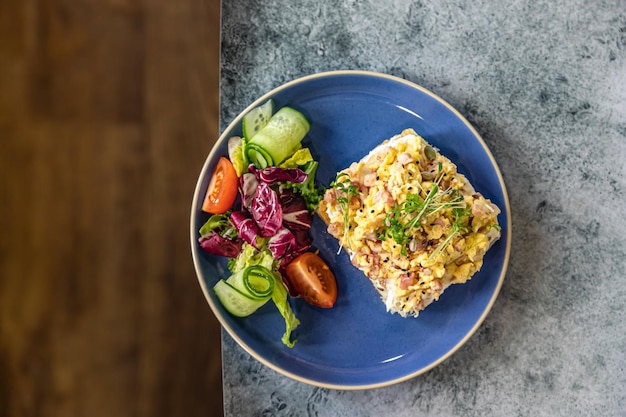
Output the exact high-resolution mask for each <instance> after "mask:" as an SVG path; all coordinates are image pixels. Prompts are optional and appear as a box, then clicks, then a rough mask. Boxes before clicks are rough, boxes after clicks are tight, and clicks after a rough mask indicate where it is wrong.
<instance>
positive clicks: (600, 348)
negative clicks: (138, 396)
mask: <svg viewBox="0 0 626 417" xmlns="http://www.w3.org/2000/svg"><path fill="white" fill-rule="evenodd" d="M221 58H222V61H221V70H222V73H221V115H220V116H221V128H222V129H224V128H225V127H226V126H227V125H228V124H229V123H230V122H231V121H232V120H233V118H234V117H235V116H236V115H237V114H238V113H239V112H240V111H242V110H243V109H244V108H245V107H247V106H248V104H250V103H251V102H252V101H254V100H255V99H256V98H258V97H259V96H261V95H262V94H264V93H266V92H267V91H269V90H271V89H273V88H275V87H277V86H279V85H281V84H283V83H284V82H287V81H290V80H293V79H295V78H299V77H301V76H305V75H309V74H313V73H317V72H323V71H330V70H338V69H358V70H369V71H376V72H382V73H387V74H391V75H396V76H399V77H402V78H405V79H407V80H409V81H412V82H415V83H417V84H419V85H421V86H423V87H425V88H427V89H429V90H431V91H432V92H434V93H435V94H437V95H439V96H441V97H442V98H443V99H445V100H446V101H448V102H449V103H450V104H451V105H452V106H454V107H455V108H456V109H457V110H459V112H460V113H461V114H463V115H464V116H465V117H466V118H467V119H468V120H469V121H470V122H471V123H472V124H473V125H474V126H475V127H476V129H477V130H478V132H479V133H480V134H481V135H482V137H483V138H484V140H485V142H486V143H487V145H488V146H489V148H490V149H491V151H492V153H493V154H494V157H495V159H496V161H497V162H498V164H499V166H500V168H501V170H502V174H503V177H504V180H505V183H506V185H507V188H508V193H509V199H510V204H511V208H512V223H513V240H512V252H511V257H510V263H509V268H508V272H507V275H506V278H505V281H504V284H503V286H502V289H501V292H500V295H499V297H498V299H497V300H496V302H495V305H494V306H493V308H492V310H491V312H490V313H489V315H488V316H487V318H486V320H485V321H484V323H483V324H482V325H481V327H480V328H479V329H478V331H477V332H476V333H475V334H474V335H473V336H472V337H471V338H470V340H469V341H468V342H467V343H466V344H465V345H464V346H463V347H462V348H461V349H459V350H458V351H457V352H456V353H455V354H454V355H452V356H451V357H450V358H449V359H447V360H446V361H444V362H443V363H442V364H440V365H439V366H437V367H436V368H434V369H432V370H430V371H428V372H426V373H425V374H422V375H420V376H418V377H416V378H413V379H411V380H409V381H406V382H403V383H400V384H396V385H392V386H389V387H385V388H379V389H375V390H363V391H338V390H331V389H326V388H318V387H313V386H309V385H306V384H303V383H300V382H296V381H293V380H291V379H289V378H287V377H284V376H282V375H280V374H278V373H276V372H275V371H273V370H270V369H269V368H267V367H265V366H264V365H262V364H261V363H259V362H258V361H257V360H256V359H254V358H252V357H251V356H250V355H248V354H247V353H246V352H244V351H243V350H242V349H241V348H240V347H239V346H238V345H236V344H235V342H234V341H233V340H232V339H231V338H230V336H228V335H227V334H225V333H223V336H222V337H223V372H224V408H225V415H226V417H242V416H335V417H336V416H392V415H393V416H396V417H403V416H407V417H408V416H490V415H493V416H625V415H626V273H625V269H626V268H625V267H626V262H625V257H626V208H625V207H626V2H625V1H624V0H595V1H589V0H571V1H567V0H517V1H502V0H471V1H470V0H461V1H459V0H454V1H452V0H438V1H432V0H420V1H411V0H409V1H407V0H388V1H374V0H268V1H264V2H261V1H257V0H238V1H234V0H224V1H223V3H222V56H221Z"/></svg>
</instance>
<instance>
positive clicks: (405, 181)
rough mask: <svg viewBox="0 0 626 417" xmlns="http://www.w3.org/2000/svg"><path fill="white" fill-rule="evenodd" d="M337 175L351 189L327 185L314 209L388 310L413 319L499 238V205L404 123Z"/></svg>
mask: <svg viewBox="0 0 626 417" xmlns="http://www.w3.org/2000/svg"><path fill="white" fill-rule="evenodd" d="M342 173H343V177H341V176H340V174H342ZM346 174H347V175H346ZM340 178H344V179H345V183H344V185H349V186H352V192H351V193H347V192H346V191H345V187H344V188H342V187H341V186H339V187H338V186H337V185H336V184H335V186H333V187H331V188H329V189H328V190H327V192H326V195H325V198H324V200H323V201H322V203H321V204H320V208H319V213H320V215H321V216H322V218H324V219H325V220H326V222H327V224H328V232H329V233H330V234H332V235H333V236H334V237H336V238H337V239H338V240H339V241H340V243H341V245H342V247H343V248H344V249H345V250H346V251H347V252H348V253H349V254H350V258H351V260H352V264H353V265H354V266H355V267H357V268H359V269H360V270H361V271H363V273H364V274H365V275H366V276H367V277H368V278H369V279H370V280H371V282H372V284H373V285H374V287H375V288H376V289H377V290H378V292H379V293H380V295H381V298H382V300H383V302H384V303H385V304H386V307H387V311H389V312H392V313H398V314H400V315H401V316H403V317H407V316H415V317H417V315H418V314H419V312H420V311H421V310H423V309H424V308H426V306H428V305H429V304H430V303H432V302H433V301H436V300H438V299H439V297H440V295H441V294H442V293H443V291H444V290H445V289H446V288H447V287H448V286H449V285H451V284H460V283H464V282H466V281H468V280H469V279H470V278H471V277H472V275H473V274H474V273H476V272H477V271H479V270H480V268H481V266H482V262H483V257H484V255H485V253H486V251H487V250H488V249H489V248H490V247H491V245H492V244H493V242H495V241H496V240H497V239H499V237H500V227H499V225H498V219H497V216H498V214H499V213H500V209H499V208H498V207H497V206H496V205H495V204H493V203H492V202H491V201H489V200H487V199H485V198H484V197H483V196H482V195H481V194H479V193H477V192H476V191H475V190H474V188H473V187H472V185H471V184H470V183H469V181H468V180H467V178H466V177H465V176H464V175H462V174H460V173H458V172H457V168H456V165H454V164H453V163H452V162H451V161H450V160H449V159H448V158H446V157H445V156H443V155H441V154H440V153H439V152H438V151H437V150H436V149H434V148H433V147H431V146H430V145H429V144H428V143H427V142H426V141H425V140H424V139H423V138H422V137H420V136H419V135H418V134H417V133H415V131H413V130H412V129H406V130H404V131H403V132H402V133H401V134H399V135H396V136H394V137H392V138H391V139H389V140H386V141H384V142H383V143H382V144H380V145H379V146H377V147H376V148H375V149H373V150H372V151H371V152H370V153H369V154H368V155H367V156H365V157H364V158H363V159H361V161H359V162H355V163H353V164H352V165H351V166H350V167H349V168H347V169H345V170H343V171H341V172H340V173H339V174H338V178H337V181H339V180H340ZM342 200H343V201H342ZM416 218H417V220H416V221H415V222H414V223H415V224H413V225H412V226H411V225H410V221H411V220H412V219H416ZM346 219H347V220H348V223H347V224H346V221H345V220H346ZM395 232H399V234H400V237H398V236H397V233H396V234H395V235H394V233H395Z"/></svg>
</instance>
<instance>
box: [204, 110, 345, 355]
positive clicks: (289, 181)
mask: <svg viewBox="0 0 626 417" xmlns="http://www.w3.org/2000/svg"><path fill="white" fill-rule="evenodd" d="M309 129H310V123H309V121H308V120H307V119H306V117H305V116H304V115H303V114H302V113H300V112H299V111H297V110H295V109H293V108H291V107H282V108H280V109H279V110H278V111H276V112H275V113H274V101H273V100H272V99H270V100H268V101H267V102H266V103H264V104H262V105H261V106H259V107H257V108H255V109H253V110H251V111H250V112H249V113H248V114H246V115H245V116H244V118H243V120H242V137H238V136H236V137H232V138H230V139H229V141H228V158H226V157H221V158H220V159H219V160H218V162H217V165H216V167H215V170H214V172H213V175H212V177H211V179H210V182H209V186H208V189H207V193H206V196H205V198H204V201H203V204H202V210H203V211H204V212H206V213H208V214H209V215H210V217H208V219H207V220H206V222H205V223H204V224H203V225H202V227H201V228H200V230H199V234H200V237H199V245H200V247H201V248H202V249H203V250H204V251H206V252H208V253H210V254H212V255H217V256H224V257H227V258H229V260H228V262H227V266H228V269H229V271H230V273H231V276H230V277H228V278H227V279H220V280H219V281H218V282H217V284H215V286H214V287H213V291H214V292H215V294H216V296H217V298H218V299H219V300H220V302H221V303H222V305H223V306H224V308H225V309H226V310H227V311H228V312H229V313H230V314H232V315H234V316H237V317H246V316H249V315H250V314H253V313H254V312H255V311H256V310H258V309H259V308H260V307H261V306H263V305H265V304H266V303H267V302H268V301H269V300H272V302H273V303H274V305H275V306H276V308H277V309H278V311H279V312H280V314H281V315H282V317H283V318H284V320H285V333H284V334H283V336H282V342H283V343H284V344H285V345H286V346H289V347H293V346H294V345H295V343H296V341H295V340H293V341H292V338H291V333H292V331H293V330H294V329H295V328H296V327H297V326H298V325H299V324H300V322H299V320H298V319H297V317H296V316H295V314H294V313H293V311H292V309H291V307H290V305H289V302H288V300H289V297H290V296H291V297H302V298H303V299H304V300H306V301H307V302H309V303H311V304H313V305H316V306H318V307H322V308H331V307H332V306H333V305H334V303H335V300H336V299H337V284H336V280H335V277H334V275H333V273H332V272H331V271H330V268H329V267H328V266H327V265H326V263H325V262H324V261H323V260H322V259H321V258H320V257H319V256H318V255H317V254H316V253H315V252H313V251H311V245H312V238H311V235H310V229H311V224H312V222H313V215H314V213H315V210H316V209H317V207H318V205H319V202H320V201H321V199H322V198H323V196H324V192H325V189H324V188H323V187H321V186H318V185H317V184H316V183H315V172H316V170H317V167H318V162H317V161H315V160H314V159H313V156H312V155H311V152H310V150H309V149H308V148H305V147H303V146H302V140H303V139H304V137H305V136H306V134H307V133H308V131H309Z"/></svg>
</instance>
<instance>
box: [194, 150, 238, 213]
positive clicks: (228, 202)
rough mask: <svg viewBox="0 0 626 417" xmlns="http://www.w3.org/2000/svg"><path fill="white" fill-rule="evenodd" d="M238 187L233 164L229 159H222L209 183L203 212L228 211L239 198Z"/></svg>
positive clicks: (218, 162)
mask: <svg viewBox="0 0 626 417" xmlns="http://www.w3.org/2000/svg"><path fill="white" fill-rule="evenodd" d="M238 185H239V179H238V178H237V172H235V168H234V167H233V164H232V163H231V162H230V161H229V160H228V159H227V158H224V157H221V158H220V159H219V161H217V166H216V167H215V171H213V176H212V177H211V182H209V188H208V189H207V192H206V196H205V197H204V203H203V204H202V210H203V211H206V212H207V213H211V214H222V213H225V212H226V211H228V209H229V208H231V207H232V206H233V203H234V202H235V199H236V198H237V186H238Z"/></svg>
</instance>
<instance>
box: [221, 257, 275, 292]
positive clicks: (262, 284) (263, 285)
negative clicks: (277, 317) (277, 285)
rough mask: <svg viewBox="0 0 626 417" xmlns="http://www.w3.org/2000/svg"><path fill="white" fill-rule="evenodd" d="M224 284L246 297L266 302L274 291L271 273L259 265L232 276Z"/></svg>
mask: <svg viewBox="0 0 626 417" xmlns="http://www.w3.org/2000/svg"><path fill="white" fill-rule="evenodd" d="M226 282H227V283H228V284H229V285H231V286H232V287H233V288H236V289H237V290H239V291H240V292H242V293H243V294H245V295H246V296H247V297H249V298H251V299H255V300H265V301H267V300H268V299H269V297H271V296H272V292H273V291H274V277H273V275H272V273H271V272H270V271H269V270H268V269H267V268H265V267H263V266H261V265H251V266H249V267H247V268H245V269H242V270H241V271H239V272H237V273H235V274H233V275H232V276H231V277H230V278H228V279H227V280H226Z"/></svg>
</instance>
